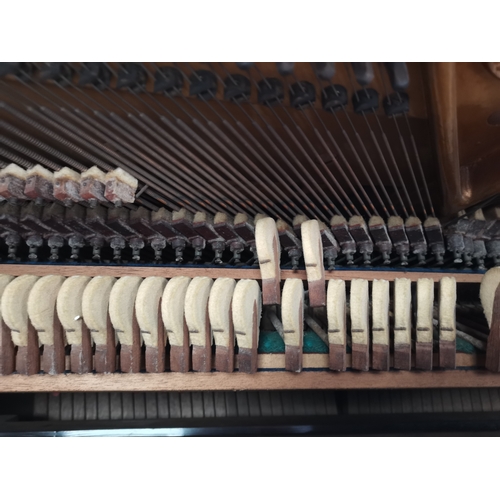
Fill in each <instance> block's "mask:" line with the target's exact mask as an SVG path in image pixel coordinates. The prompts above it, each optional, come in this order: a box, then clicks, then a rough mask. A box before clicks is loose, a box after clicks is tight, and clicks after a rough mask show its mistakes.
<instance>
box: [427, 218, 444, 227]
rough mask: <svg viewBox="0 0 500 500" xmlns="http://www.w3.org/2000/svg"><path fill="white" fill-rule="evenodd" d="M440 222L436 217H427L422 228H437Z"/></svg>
mask: <svg viewBox="0 0 500 500" xmlns="http://www.w3.org/2000/svg"><path fill="white" fill-rule="evenodd" d="M439 225H440V222H439V219H437V218H436V217H427V219H425V221H424V227H432V226H439Z"/></svg>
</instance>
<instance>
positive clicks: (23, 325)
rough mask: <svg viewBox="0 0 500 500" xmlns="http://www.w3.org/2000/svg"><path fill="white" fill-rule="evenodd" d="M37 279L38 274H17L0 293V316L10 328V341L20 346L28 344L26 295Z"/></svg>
mask: <svg viewBox="0 0 500 500" xmlns="http://www.w3.org/2000/svg"><path fill="white" fill-rule="evenodd" d="M38 280H39V277H38V276H30V275H27V274H26V275H22V276H18V277H17V278H14V279H13V280H12V281H11V282H10V283H8V284H7V286H6V287H5V290H4V292H3V295H2V318H3V320H4V321H5V324H6V325H7V326H8V327H9V328H10V330H11V335H12V342H14V344H15V345H17V346H20V347H23V346H27V345H28V296H29V293H30V292H31V289H32V288H33V285H34V284H35V283H36V282H37V281H38Z"/></svg>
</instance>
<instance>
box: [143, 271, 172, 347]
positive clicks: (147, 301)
mask: <svg viewBox="0 0 500 500" xmlns="http://www.w3.org/2000/svg"><path fill="white" fill-rule="evenodd" d="M166 284H167V280H166V279H165V278H161V277H160V276H150V277H149V278H146V279H145V280H144V281H143V282H142V283H141V285H140V286H139V290H138V291H137V297H136V298H135V314H136V317H137V322H138V323H139V328H140V330H141V336H142V339H143V341H144V343H145V344H146V345H147V346H148V347H158V314H160V310H159V305H160V300H161V297H162V295H163V291H164V290H165V285H166ZM166 340H167V339H166V337H165V339H164V342H166ZM164 345H165V344H164ZM161 347H163V346H161Z"/></svg>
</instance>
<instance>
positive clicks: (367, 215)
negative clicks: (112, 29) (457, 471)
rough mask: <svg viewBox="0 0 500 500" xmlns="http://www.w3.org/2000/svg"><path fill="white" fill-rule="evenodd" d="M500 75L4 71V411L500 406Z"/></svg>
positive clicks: (271, 67)
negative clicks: (60, 404)
mask: <svg viewBox="0 0 500 500" xmlns="http://www.w3.org/2000/svg"><path fill="white" fill-rule="evenodd" d="M496 64H499V63H484V64H481V63H429V64H423V63H422V64H420V63H408V64H406V63H120V64H118V63H1V64H0V77H1V78H0V129H1V130H0V166H1V170H0V199H1V205H0V231H1V233H0V238H1V242H0V254H1V258H2V261H3V262H2V263H1V264H0V273H1V276H0V295H1V305H0V311H1V323H0V325H1V335H0V374H1V375H3V376H2V377H0V390H2V391H83V390H103V391H104V390H139V389H140V390H209V389H210V390H218V389H225V390H242V389H304V388H355V387H358V388H360V387H364V388H372V387H373V388H374V387H378V388H389V387H477V386H500V375H499V371H500V292H499V291H498V284H499V283H500V271H499V268H498V267H497V266H498V265H499V263H500V204H499V202H498V194H499V192H500V166H499V165H500V162H499V161H498V160H499V159H500V158H499V155H500V152H499V151H498V133H499V132H498V131H499V129H498V125H500V114H499V113H500V111H498V109H500V81H499V80H498V74H497V69H496V68H497V66H496Z"/></svg>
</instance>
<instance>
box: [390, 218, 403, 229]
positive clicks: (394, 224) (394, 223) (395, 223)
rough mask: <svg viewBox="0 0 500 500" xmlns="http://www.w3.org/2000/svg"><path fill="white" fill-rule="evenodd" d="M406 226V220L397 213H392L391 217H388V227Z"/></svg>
mask: <svg viewBox="0 0 500 500" xmlns="http://www.w3.org/2000/svg"><path fill="white" fill-rule="evenodd" d="M398 226H404V221H403V219H402V218H401V217H398V216H397V215H391V216H390V217H389V219H387V227H398Z"/></svg>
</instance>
